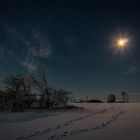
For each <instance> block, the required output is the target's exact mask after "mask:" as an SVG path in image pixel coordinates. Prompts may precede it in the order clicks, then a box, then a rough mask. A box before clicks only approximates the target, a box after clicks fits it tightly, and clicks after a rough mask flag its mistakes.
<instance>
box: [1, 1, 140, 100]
mask: <svg viewBox="0 0 140 140" xmlns="http://www.w3.org/2000/svg"><path fill="white" fill-rule="evenodd" d="M0 9H1V12H0V18H1V21H0V63H1V65H0V77H1V79H2V78H3V77H5V76H6V75H11V74H16V73H32V72H34V71H37V70H38V69H40V68H43V69H45V70H46V71H47V73H48V80H49V82H50V84H52V85H54V86H56V87H62V88H64V89H67V90H70V91H72V92H73V94H74V96H75V97H78V98H79V97H84V96H89V97H90V98H96V99H97V98H101V99H105V98H106V96H107V95H108V94H115V95H116V96H118V97H119V96H120V93H121V91H126V92H128V94H130V95H132V96H133V95H135V94H137V95H139V93H140V87H139V83H140V73H139V70H140V56H139V52H140V48H139V45H140V43H139V39H138V38H139V36H140V27H139V23H140V19H139V12H140V10H139V3H129V2H127V3H126V2H122V1H121V2H119V1H112V2H110V1H108V2H104V3H103V2H97V1H94V2H92V1H84V0H82V1H72V0H68V1H45V2H37V1H28V2H23V3H21V2H20V3H19V2H18V1H17V2H15V3H12V2H9V3H2V4H1V6H0ZM120 33H121V34H127V35H128V36H129V37H130V38H131V47H130V49H128V50H127V51H125V52H124V54H120V53H115V51H114V49H112V42H113V38H114V37H117V36H118V35H119V34H120Z"/></svg>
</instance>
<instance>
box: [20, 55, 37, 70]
mask: <svg viewBox="0 0 140 140" xmlns="http://www.w3.org/2000/svg"><path fill="white" fill-rule="evenodd" d="M19 64H20V65H22V66H23V67H24V68H26V69H27V70H28V72H34V71H37V70H38V64H37V62H36V61H35V60H34V59H33V58H29V57H27V58H26V59H25V60H24V61H22V62H19Z"/></svg>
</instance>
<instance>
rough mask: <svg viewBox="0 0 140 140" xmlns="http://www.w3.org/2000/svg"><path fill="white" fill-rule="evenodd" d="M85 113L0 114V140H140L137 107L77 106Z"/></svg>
mask: <svg viewBox="0 0 140 140" xmlns="http://www.w3.org/2000/svg"><path fill="white" fill-rule="evenodd" d="M75 105H76V106H79V107H84V110H80V109H79V110H78V109H73V110H65V111H64V110H61V111H55V112H54V111H53V112H47V111H44V112H41V111H40V112H26V113H25V112H23V113H0V140H59V139H60V140H61V139H62V140H103V139H106V140H112V139H113V140H140V104H139V103H125V104H119V103H117V104H115V103H114V104H107V103H98V104H95V103H82V104H80V103H77V104H75Z"/></svg>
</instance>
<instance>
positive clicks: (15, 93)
mask: <svg viewBox="0 0 140 140" xmlns="http://www.w3.org/2000/svg"><path fill="white" fill-rule="evenodd" d="M47 80H48V79H47V75H46V73H43V72H40V73H39V72H36V73H34V74H32V75H12V76H8V77H6V78H5V79H4V80H3V81H2V83H3V88H2V89H1V90H0V110H1V111H24V110H26V109H30V108H32V107H33V106H37V107H38V108H40V109H53V108H66V107H67V103H68V100H69V99H70V95H71V92H68V91H65V90H64V89H57V88H54V87H51V86H50V85H49V84H48V81H47Z"/></svg>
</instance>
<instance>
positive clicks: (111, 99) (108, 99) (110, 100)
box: [107, 94, 116, 103]
mask: <svg viewBox="0 0 140 140" xmlns="http://www.w3.org/2000/svg"><path fill="white" fill-rule="evenodd" d="M115 101H116V97H115V95H113V94H111V95H108V96H107V103H114V102H115Z"/></svg>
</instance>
